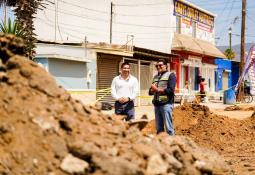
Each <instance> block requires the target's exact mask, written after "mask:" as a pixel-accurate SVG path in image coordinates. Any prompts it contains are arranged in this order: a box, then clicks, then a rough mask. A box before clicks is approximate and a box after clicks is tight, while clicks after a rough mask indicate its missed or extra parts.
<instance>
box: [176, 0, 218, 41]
mask: <svg viewBox="0 0 255 175" xmlns="http://www.w3.org/2000/svg"><path fill="white" fill-rule="evenodd" d="M173 1H174V5H175V11H174V15H175V17H177V18H181V20H179V21H180V24H178V20H176V22H177V24H176V26H178V25H180V26H181V30H180V31H181V34H185V35H189V36H193V37H195V38H198V39H201V40H205V41H208V42H211V43H212V44H215V39H214V37H215V30H214V17H213V16H212V15H211V14H209V13H207V12H206V11H204V10H201V9H200V8H197V7H195V6H194V5H189V4H191V3H188V4H186V3H184V2H183V1H180V0H173ZM187 11H188V12H189V13H187ZM192 12H193V13H192ZM201 13H202V14H201ZM197 14H201V15H200V16H199V17H198V18H197V19H196V18H194V16H196V15H197ZM201 16H206V17H207V18H206V19H208V18H211V19H212V20H210V22H208V20H202V21H198V19H202V18H201Z"/></svg>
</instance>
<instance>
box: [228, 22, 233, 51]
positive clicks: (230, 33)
mask: <svg viewBox="0 0 255 175" xmlns="http://www.w3.org/2000/svg"><path fill="white" fill-rule="evenodd" d="M228 33H229V49H230V50H232V28H231V27H230V28H229V29H228Z"/></svg>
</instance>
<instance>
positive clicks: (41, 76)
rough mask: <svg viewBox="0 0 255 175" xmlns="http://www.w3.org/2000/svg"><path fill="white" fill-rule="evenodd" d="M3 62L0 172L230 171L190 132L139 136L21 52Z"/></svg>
mask: <svg viewBox="0 0 255 175" xmlns="http://www.w3.org/2000/svg"><path fill="white" fill-rule="evenodd" d="M0 41H1V38H0ZM5 58H7V57H5ZM5 62H6V64H0V67H1V69H0V89H1V91H0V114H1V115H0V174H5V175H29V174H31V175H32V174H36V175H37V174H38V175H39V174H40V175H62V174H63V175H64V174H94V175H100V174H109V175H139V174H140V175H143V174H152V175H153V174H169V173H174V174H192V175H196V174H230V173H231V171H230V170H229V168H228V166H227V164H226V163H225V161H224V160H222V159H221V158H220V157H219V155H218V154H217V153H215V152H213V151H208V150H205V149H202V148H200V147H198V146H197V145H196V144H195V143H194V142H193V141H192V140H191V139H189V138H186V137H179V136H176V137H169V136H167V135H164V134H163V135H159V136H157V137H155V136H151V137H148V136H144V135H143V133H141V132H140V131H139V130H138V129H137V128H135V127H129V126H128V125H127V124H125V123H124V122H122V121H120V120H117V119H114V116H107V115H103V114H102V113H101V112H100V110H99V109H96V108H94V107H89V106H84V105H83V104H81V103H80V102H79V101H76V100H74V99H72V98H71V97H70V95H69V94H68V93H66V92H65V90H64V89H62V88H60V87H58V86H57V85H56V82H55V81H54V79H53V78H52V77H51V76H50V75H48V73H47V72H46V71H45V70H44V69H42V68H41V67H39V66H38V65H37V64H36V63H34V62H32V61H29V60H27V59H26V58H23V57H20V56H13V57H12V58H10V59H9V60H8V59H6V60H5Z"/></svg>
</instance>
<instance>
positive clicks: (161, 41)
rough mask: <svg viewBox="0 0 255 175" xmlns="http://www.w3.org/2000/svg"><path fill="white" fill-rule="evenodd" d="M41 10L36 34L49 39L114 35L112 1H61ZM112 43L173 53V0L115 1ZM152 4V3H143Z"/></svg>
mask: <svg viewBox="0 0 255 175" xmlns="http://www.w3.org/2000/svg"><path fill="white" fill-rule="evenodd" d="M48 4H49V5H47V8H46V9H45V10H42V11H41V10H40V11H38V14H37V16H36V18H35V33H36V34H37V35H38V39H42V40H49V41H55V40H56V41H62V42H64V41H72V42H84V38H85V36H86V37H87V40H88V41H89V42H96V43H98V42H106V43H109V40H110V39H109V38H110V32H109V30H110V11H111V0H86V1H84V0H61V1H60V0H58V1H56V4H50V3H48ZM113 4H114V5H113V18H112V21H113V22H112V31H113V32H112V43H115V44H121V45H125V44H126V43H127V40H129V41H130V42H128V44H131V40H132V37H131V36H130V35H133V44H134V45H135V46H137V47H143V48H148V49H152V50H157V51H162V52H166V53H170V52H171V49H170V48H171V43H172V36H173V33H174V31H175V23H176V21H175V17H174V16H173V13H172V12H173V8H174V7H173V1H172V0H169V1H165V2H162V3H159V2H158V0H130V1H126V0H113ZM143 4H149V5H143Z"/></svg>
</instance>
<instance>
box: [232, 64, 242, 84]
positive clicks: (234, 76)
mask: <svg viewBox="0 0 255 175" xmlns="http://www.w3.org/2000/svg"><path fill="white" fill-rule="evenodd" d="M239 64H240V63H239V62H234V61H232V62H231V66H232V68H231V71H232V86H234V85H236V84H237V82H238V79H239V75H240V73H239V71H240V67H239Z"/></svg>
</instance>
